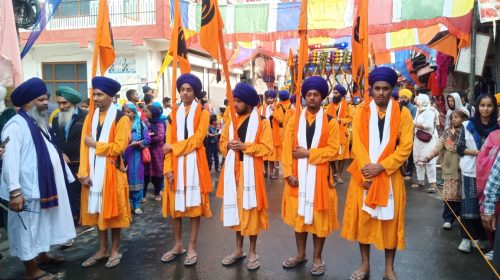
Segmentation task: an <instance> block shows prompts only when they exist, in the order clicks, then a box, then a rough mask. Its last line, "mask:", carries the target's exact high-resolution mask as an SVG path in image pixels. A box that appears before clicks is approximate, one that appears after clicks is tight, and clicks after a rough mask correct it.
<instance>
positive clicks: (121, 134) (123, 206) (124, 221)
mask: <svg viewBox="0 0 500 280" xmlns="http://www.w3.org/2000/svg"><path fill="white" fill-rule="evenodd" d="M90 118H91V114H89V115H87V117H86V118H85V122H84V124H83V130H84V131H86V128H87V127H88V126H91V125H92V124H91V120H90ZM105 118H106V112H103V113H100V114H99V124H101V125H102V124H103V123H104V119H105ZM113 128H114V130H113ZM130 131H132V125H131V124H130V120H129V118H128V117H127V116H123V117H122V118H121V119H120V120H119V121H118V123H116V125H113V126H112V131H111V132H110V134H112V135H110V137H109V143H101V142H97V146H96V149H95V154H96V155H100V156H106V157H107V158H106V168H107V169H108V168H115V172H108V171H106V174H105V176H106V177H108V176H113V174H114V176H115V178H106V179H105V181H106V182H108V181H114V185H115V186H114V188H111V187H109V185H107V184H104V187H103V198H102V199H103V208H104V207H106V206H107V205H109V203H110V201H111V200H113V199H117V206H118V212H117V215H116V216H114V217H112V218H109V219H105V218H104V215H103V212H101V213H99V214H89V213H88V212H87V208H88V199H89V191H90V189H89V187H88V186H83V187H82V194H81V203H80V207H81V208H80V213H81V223H82V225H84V226H96V225H97V227H98V228H99V230H106V229H109V228H126V227H129V226H130V222H131V221H132V217H131V214H130V202H129V189H128V182H127V173H126V172H122V171H120V170H118V169H116V167H115V162H116V160H117V157H118V156H121V154H123V152H125V149H126V148H127V145H128V143H129V142H130ZM86 135H87V134H86V133H82V139H81V146H80V169H79V171H78V178H84V177H87V176H90V167H89V149H88V147H87V146H86V145H85V143H84V139H85V136H86ZM121 166H122V167H123V160H121ZM113 179H114V180H113ZM109 190H112V191H113V193H109V192H107V191H109Z"/></svg>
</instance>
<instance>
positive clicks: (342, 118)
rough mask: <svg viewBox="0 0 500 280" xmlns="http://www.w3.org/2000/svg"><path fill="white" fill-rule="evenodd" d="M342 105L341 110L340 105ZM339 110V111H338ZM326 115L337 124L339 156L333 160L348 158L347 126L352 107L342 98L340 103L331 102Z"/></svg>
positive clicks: (350, 118)
mask: <svg viewBox="0 0 500 280" xmlns="http://www.w3.org/2000/svg"><path fill="white" fill-rule="evenodd" d="M341 104H342V108H341V106H340V105H341ZM339 108H340V109H341V110H339ZM326 113H327V114H328V115H330V116H331V117H333V118H335V119H337V122H338V123H339V141H340V151H339V155H338V156H337V157H336V159H335V160H344V159H348V158H350V153H349V126H350V125H351V123H352V118H353V116H354V107H353V106H352V105H350V104H349V103H347V101H346V100H345V99H344V98H342V100H341V102H339V103H338V104H335V103H333V102H331V103H330V104H328V107H327V108H326Z"/></svg>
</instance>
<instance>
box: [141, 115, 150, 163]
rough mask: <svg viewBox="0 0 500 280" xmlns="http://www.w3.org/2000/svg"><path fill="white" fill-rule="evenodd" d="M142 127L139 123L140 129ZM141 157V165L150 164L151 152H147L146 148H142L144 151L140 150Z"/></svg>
mask: <svg viewBox="0 0 500 280" xmlns="http://www.w3.org/2000/svg"><path fill="white" fill-rule="evenodd" d="M143 125H144V123H143V122H141V128H142V126H143ZM141 135H142V134H141ZM141 157H142V163H143V164H149V163H151V152H150V151H149V148H148V147H144V149H142V150H141Z"/></svg>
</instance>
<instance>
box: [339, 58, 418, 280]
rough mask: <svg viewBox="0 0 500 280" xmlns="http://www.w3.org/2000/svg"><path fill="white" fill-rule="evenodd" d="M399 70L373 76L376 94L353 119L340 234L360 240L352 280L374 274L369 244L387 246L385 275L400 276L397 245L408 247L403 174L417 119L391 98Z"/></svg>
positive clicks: (376, 72)
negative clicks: (356, 266)
mask: <svg viewBox="0 0 500 280" xmlns="http://www.w3.org/2000/svg"><path fill="white" fill-rule="evenodd" d="M397 79H398V75H397V74H396V72H395V71H394V70H392V69H391V68H388V67H378V68H375V69H374V70H373V71H372V72H371V73H370V75H369V83H370V87H371V92H372V97H371V98H370V99H369V100H365V102H363V103H362V104H361V105H360V106H359V107H358V109H357V110H356V113H355V115H354V120H353V123H352V130H353V141H352V155H353V159H354V161H353V162H352V164H351V166H349V168H348V171H349V172H350V173H351V175H352V176H351V181H350V183H349V189H348V191H347V199H346V203H345V210H344V219H343V224H342V232H341V236H342V237H343V238H346V239H348V240H351V241H357V242H359V248H360V253H361V265H360V266H359V268H358V269H356V271H354V272H353V273H352V274H351V278H350V279H354V280H360V279H368V278H369V276H370V245H371V244H374V245H375V248H377V249H379V250H385V272H384V278H383V279H397V277H396V274H395V272H394V258H395V256H396V249H399V250H403V249H404V247H405V240H404V233H405V225H404V224H405V204H406V198H405V197H406V193H405V185H404V180H403V174H402V173H401V166H403V165H404V163H405V161H406V159H407V158H408V157H409V155H410V153H411V150H412V147H413V119H412V117H411V114H410V111H409V110H408V109H407V108H406V107H402V108H400V106H399V104H398V103H397V101H396V100H394V99H393V98H392V89H393V88H394V87H395V86H396V83H397Z"/></svg>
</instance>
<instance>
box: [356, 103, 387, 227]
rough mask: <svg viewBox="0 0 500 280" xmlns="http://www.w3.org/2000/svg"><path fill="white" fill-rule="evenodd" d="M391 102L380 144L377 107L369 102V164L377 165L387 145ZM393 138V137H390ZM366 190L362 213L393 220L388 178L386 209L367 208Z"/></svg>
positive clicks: (375, 217)
mask: <svg viewBox="0 0 500 280" xmlns="http://www.w3.org/2000/svg"><path fill="white" fill-rule="evenodd" d="M392 106H393V102H392V100H390V101H389V105H388V106H387V111H386V114H385V120H384V132H383V133H382V142H381V141H380V135H379V128H378V120H379V117H378V112H377V105H375V101H373V100H372V101H371V102H370V123H369V132H368V133H369V142H368V143H370V144H369V145H370V147H369V154H370V161H371V163H378V160H379V158H380V155H381V154H382V153H383V151H384V149H385V147H386V146H387V144H388V143H389V138H390V137H391V135H390V134H391V132H390V131H391V112H392ZM392 137H395V135H392ZM367 193H368V191H367V190H365V192H364V197H363V207H362V208H361V209H362V210H363V211H365V212H367V213H368V214H370V215H371V217H372V218H374V219H379V220H392V219H394V195H393V192H392V180H391V178H389V201H388V202H387V206H386V207H381V206H377V207H376V208H375V209H373V208H370V207H368V206H367V205H366V204H365V200H366V194H367Z"/></svg>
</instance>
